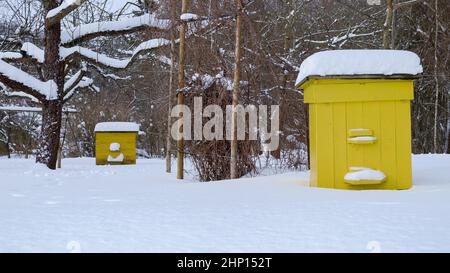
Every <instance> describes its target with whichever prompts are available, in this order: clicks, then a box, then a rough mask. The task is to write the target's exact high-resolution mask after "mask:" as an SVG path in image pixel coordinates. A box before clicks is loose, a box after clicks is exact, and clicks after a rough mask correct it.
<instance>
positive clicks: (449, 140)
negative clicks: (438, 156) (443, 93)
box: [445, 98, 450, 154]
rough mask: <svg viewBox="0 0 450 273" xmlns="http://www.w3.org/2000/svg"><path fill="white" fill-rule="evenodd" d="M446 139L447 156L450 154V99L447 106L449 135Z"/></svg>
mask: <svg viewBox="0 0 450 273" xmlns="http://www.w3.org/2000/svg"><path fill="white" fill-rule="evenodd" d="M445 137H446V141H445V152H446V153H447V154H450V98H449V100H448V106H447V134H446V135H445Z"/></svg>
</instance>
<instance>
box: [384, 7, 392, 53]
mask: <svg viewBox="0 0 450 273" xmlns="http://www.w3.org/2000/svg"><path fill="white" fill-rule="evenodd" d="M393 13H394V4H393V0H386V21H385V22H384V25H383V48H386V49H389V48H390V47H389V36H390V35H389V34H390V31H391V27H392V16H393Z"/></svg>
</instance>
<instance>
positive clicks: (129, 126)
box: [94, 122, 139, 132]
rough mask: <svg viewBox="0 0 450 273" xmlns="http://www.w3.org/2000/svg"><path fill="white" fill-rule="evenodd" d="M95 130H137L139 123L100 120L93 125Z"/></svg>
mask: <svg viewBox="0 0 450 273" xmlns="http://www.w3.org/2000/svg"><path fill="white" fill-rule="evenodd" d="M94 131H95V132H139V124H137V123H134V122H102V123H98V124H97V125H96V126H95V130H94Z"/></svg>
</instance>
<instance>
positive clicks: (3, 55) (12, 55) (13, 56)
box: [0, 52, 23, 60]
mask: <svg viewBox="0 0 450 273" xmlns="http://www.w3.org/2000/svg"><path fill="white" fill-rule="evenodd" d="M22 58H23V56H22V54H20V53H18V52H0V59H4V60H18V59H22Z"/></svg>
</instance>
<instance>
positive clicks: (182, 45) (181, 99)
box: [177, 0, 189, 179]
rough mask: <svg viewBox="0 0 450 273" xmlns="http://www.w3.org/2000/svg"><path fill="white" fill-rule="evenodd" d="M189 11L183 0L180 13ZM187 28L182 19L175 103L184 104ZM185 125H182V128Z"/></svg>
mask: <svg viewBox="0 0 450 273" xmlns="http://www.w3.org/2000/svg"><path fill="white" fill-rule="evenodd" d="M188 11H189V0H183V2H182V7H181V13H182V14H186V13H187V12H188ZM187 30H188V24H187V21H185V20H183V22H182V24H181V29H180V54H179V64H178V95H177V98H178V99H177V104H178V105H184V87H185V74H184V72H185V71H184V69H185V66H186V33H187ZM185 129H186V127H185V126H183V130H185ZM177 178H178V179H183V178H184V139H183V138H182V137H180V138H179V140H178V142H177Z"/></svg>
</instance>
